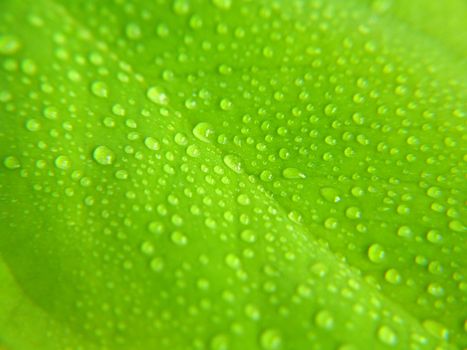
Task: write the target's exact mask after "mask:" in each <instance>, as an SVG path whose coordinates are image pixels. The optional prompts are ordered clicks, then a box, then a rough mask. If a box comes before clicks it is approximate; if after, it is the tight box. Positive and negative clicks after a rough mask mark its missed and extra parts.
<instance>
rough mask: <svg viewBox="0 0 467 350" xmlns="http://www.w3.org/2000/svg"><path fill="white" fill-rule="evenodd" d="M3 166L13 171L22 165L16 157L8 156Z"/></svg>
mask: <svg viewBox="0 0 467 350" xmlns="http://www.w3.org/2000/svg"><path fill="white" fill-rule="evenodd" d="M3 165H4V166H5V167H6V168H7V169H11V170H14V169H19V168H21V163H20V161H19V159H18V158H16V157H15V156H8V157H6V158H5V159H4V160H3Z"/></svg>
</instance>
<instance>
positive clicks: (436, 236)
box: [426, 230, 443, 244]
mask: <svg viewBox="0 0 467 350" xmlns="http://www.w3.org/2000/svg"><path fill="white" fill-rule="evenodd" d="M426 239H427V240H428V241H429V242H431V243H435V244H436V243H440V242H441V241H442V240H443V236H442V235H441V233H439V231H437V230H430V231H428V232H427V234H426Z"/></svg>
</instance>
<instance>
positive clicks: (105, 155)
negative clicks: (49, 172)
mask: <svg viewBox="0 0 467 350" xmlns="http://www.w3.org/2000/svg"><path fill="white" fill-rule="evenodd" d="M92 157H93V158H94V160H95V161H96V162H97V163H99V164H101V165H111V164H112V163H113V162H114V161H115V153H114V152H113V151H112V150H111V149H110V148H109V147H107V146H97V147H96V148H95V149H94V152H93V153H92Z"/></svg>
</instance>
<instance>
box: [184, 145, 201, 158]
mask: <svg viewBox="0 0 467 350" xmlns="http://www.w3.org/2000/svg"><path fill="white" fill-rule="evenodd" d="M186 154H188V155H189V156H190V157H193V158H196V157H199V156H200V155H201V152H200V150H199V148H198V146H196V145H189V146H188V147H187V149H186Z"/></svg>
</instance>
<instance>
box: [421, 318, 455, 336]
mask: <svg viewBox="0 0 467 350" xmlns="http://www.w3.org/2000/svg"><path fill="white" fill-rule="evenodd" d="M422 324H423V327H424V328H425V329H426V330H427V331H428V332H429V333H431V334H432V335H433V336H435V337H437V338H439V339H445V340H448V338H449V331H448V329H447V328H446V327H445V326H444V325H442V324H441V323H439V322H436V321H433V320H425V321H423V323H422Z"/></svg>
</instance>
